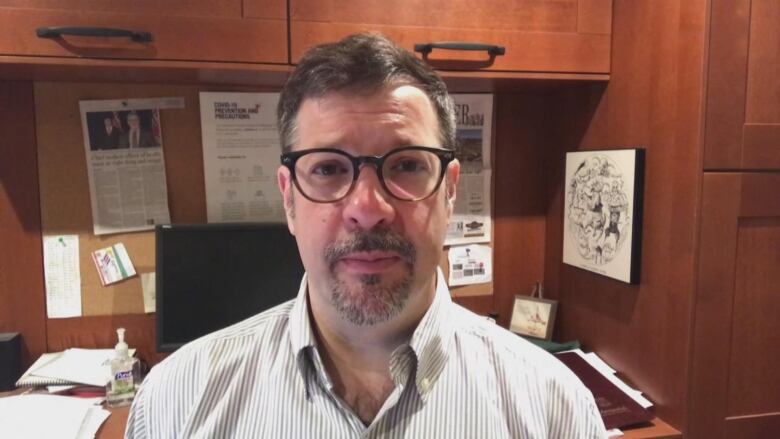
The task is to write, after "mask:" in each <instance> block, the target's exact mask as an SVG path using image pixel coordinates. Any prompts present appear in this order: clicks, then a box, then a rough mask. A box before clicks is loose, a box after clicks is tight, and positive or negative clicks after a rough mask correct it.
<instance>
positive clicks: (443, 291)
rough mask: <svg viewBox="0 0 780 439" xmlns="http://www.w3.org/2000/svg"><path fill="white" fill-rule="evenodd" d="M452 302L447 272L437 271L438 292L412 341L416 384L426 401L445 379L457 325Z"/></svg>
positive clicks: (410, 343)
mask: <svg viewBox="0 0 780 439" xmlns="http://www.w3.org/2000/svg"><path fill="white" fill-rule="evenodd" d="M451 307H452V299H451V298H450V290H449V288H447V283H446V282H445V280H444V273H442V271H441V269H437V274H436V293H435V295H434V298H433V302H432V303H431V306H430V308H428V311H427V312H426V313H425V315H424V316H423V318H422V320H420V324H419V325H417V329H415V330H414V334H412V340H411V341H410V342H409V345H410V346H411V348H412V350H413V351H414V353H415V355H416V356H417V376H416V377H415V385H416V387H417V392H418V394H419V395H420V398H421V399H422V401H423V402H425V401H427V399H428V394H429V393H430V392H431V390H432V389H433V387H434V385H435V384H436V381H437V380H438V379H439V377H440V376H441V372H442V370H444V367H445V366H446V364H447V359H448V358H449V352H450V350H451V349H450V344H451V342H452V334H453V326H452V322H451V321H450V316H449V314H450V308H451Z"/></svg>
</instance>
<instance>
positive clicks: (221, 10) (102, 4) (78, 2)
mask: <svg viewBox="0 0 780 439" xmlns="http://www.w3.org/2000/svg"><path fill="white" fill-rule="evenodd" d="M0 7H7V8H24V9H49V10H59V11H63V10H69V11H95V12H98V11H102V12H116V13H126V14H161V15H180V16H192V17H204V16H205V17H234V18H238V17H241V0H166V1H164V2H161V1H158V0H134V1H132V2H126V1H121V0H118V1H111V0H108V1H107V0H68V2H63V1H61V0H0ZM62 25H66V23H62Z"/></svg>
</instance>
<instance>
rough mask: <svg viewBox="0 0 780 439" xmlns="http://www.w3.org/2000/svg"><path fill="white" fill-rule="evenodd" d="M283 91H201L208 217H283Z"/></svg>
mask: <svg viewBox="0 0 780 439" xmlns="http://www.w3.org/2000/svg"><path fill="white" fill-rule="evenodd" d="M278 101H279V93H217V92H202V93H200V118H201V130H202V132H203V167H204V174H205V180H206V210H207V213H208V221H209V222H210V223H215V222H249V221H251V222H263V223H284V222H285V216H284V208H283V205H282V197H281V195H280V194H279V190H278V189H277V186H276V169H277V166H278V164H279V155H280V154H281V148H280V147H279V133H278V132H277V129H276V104H277V102H278Z"/></svg>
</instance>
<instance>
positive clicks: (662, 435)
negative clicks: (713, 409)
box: [95, 407, 682, 439]
mask: <svg viewBox="0 0 780 439" xmlns="http://www.w3.org/2000/svg"><path fill="white" fill-rule="evenodd" d="M108 410H109V411H111V416H109V417H108V419H106V422H104V423H103V426H102V427H100V430H99V431H98V434H97V436H95V437H96V439H116V438H121V437H122V436H123V435H124V432H125V424H126V423H127V415H128V412H129V407H120V408H116V409H108ZM650 423H651V424H653V425H651V426H647V427H641V428H633V429H630V430H624V431H623V433H624V436H623V438H625V439H682V434H680V432H679V431H677V430H675V429H674V428H672V426H670V425H669V424H667V423H666V422H664V421H662V420H660V419H658V418H653V420H652V421H650Z"/></svg>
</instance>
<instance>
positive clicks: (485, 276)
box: [448, 244, 493, 286]
mask: <svg viewBox="0 0 780 439" xmlns="http://www.w3.org/2000/svg"><path fill="white" fill-rule="evenodd" d="M448 259H449V263H450V276H449V285H450V286H458V285H472V284H481V283H487V282H490V281H492V280H493V249H492V248H490V247H488V246H486V245H476V244H472V245H465V246H454V247H450V251H449V253H448Z"/></svg>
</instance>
